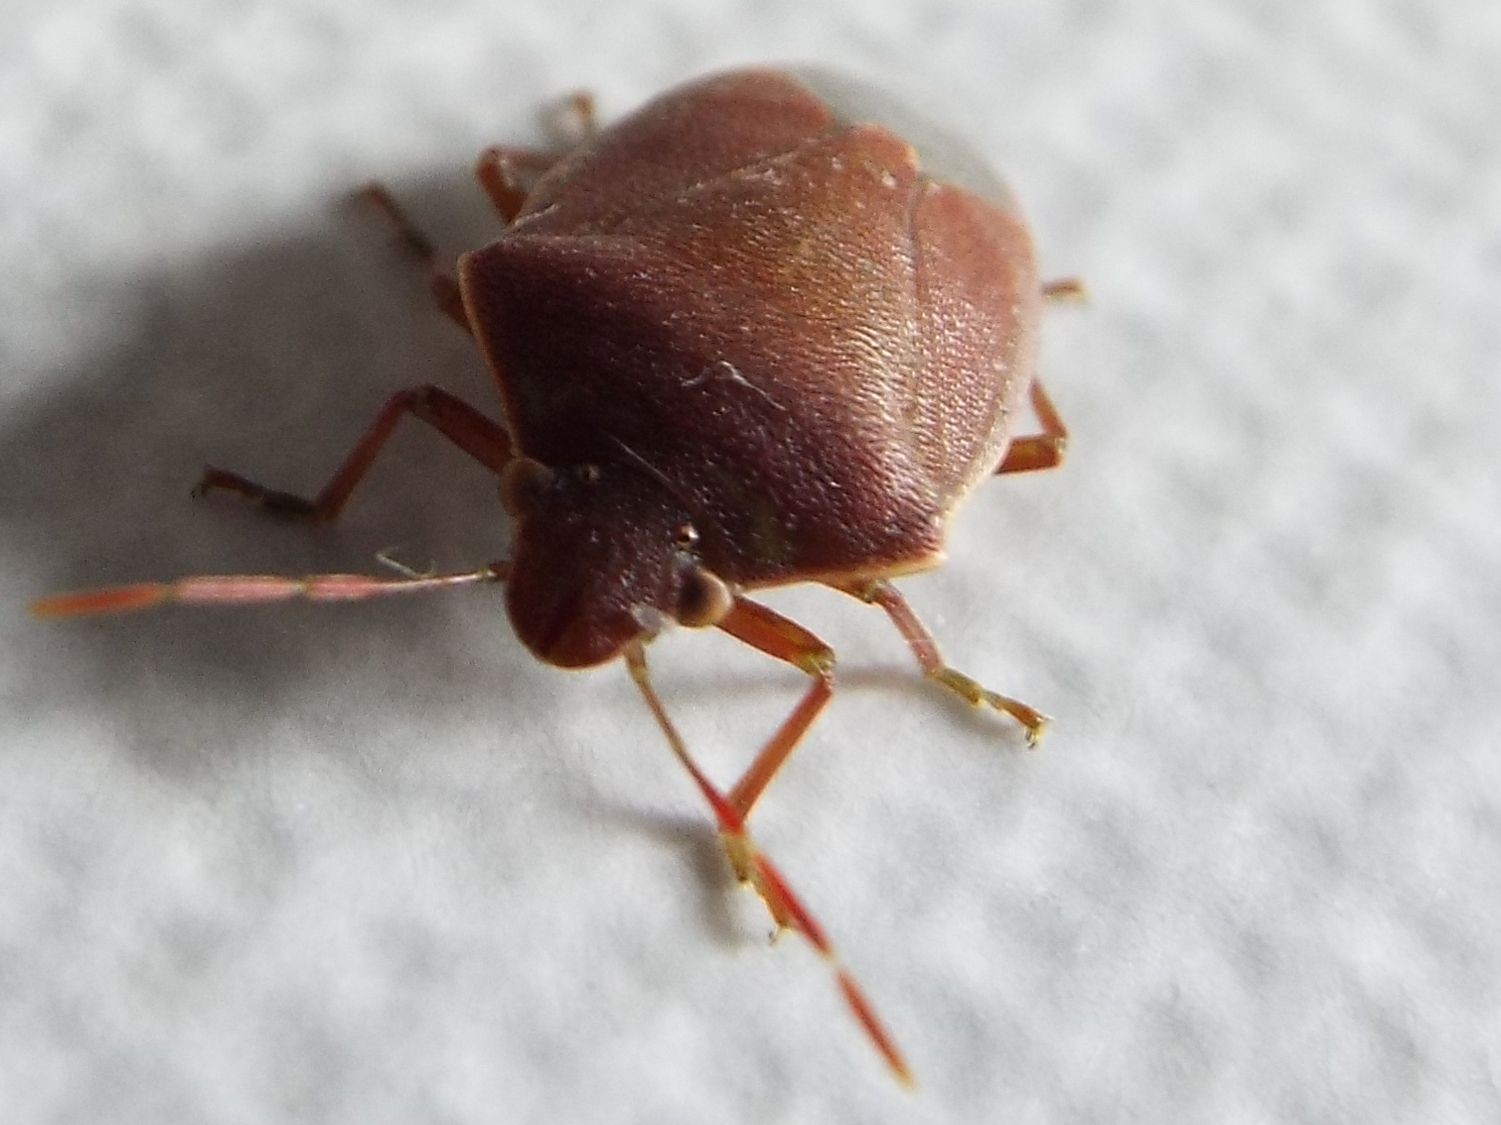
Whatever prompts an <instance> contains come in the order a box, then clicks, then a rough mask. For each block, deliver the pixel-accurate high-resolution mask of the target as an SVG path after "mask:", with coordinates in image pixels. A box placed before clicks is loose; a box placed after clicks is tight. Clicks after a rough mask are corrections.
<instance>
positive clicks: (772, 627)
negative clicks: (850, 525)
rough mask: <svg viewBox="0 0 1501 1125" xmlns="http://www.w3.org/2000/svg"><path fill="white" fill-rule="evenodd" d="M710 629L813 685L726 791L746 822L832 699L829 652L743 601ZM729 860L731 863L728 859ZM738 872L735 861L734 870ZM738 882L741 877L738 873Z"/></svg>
mask: <svg viewBox="0 0 1501 1125" xmlns="http://www.w3.org/2000/svg"><path fill="white" fill-rule="evenodd" d="M716 624H717V627H718V628H719V629H722V630H723V631H724V632H726V633H728V634H729V635H730V636H732V637H734V638H735V639H736V640H740V641H744V642H745V643H746V644H748V645H750V646H751V647H752V648H754V649H758V650H760V651H761V652H764V653H766V655H768V656H774V657H776V658H777V659H778V660H785V661H786V662H787V663H788V664H791V665H792V666H793V667H794V668H797V669H799V670H801V671H803V672H806V673H807V674H808V675H809V676H810V677H811V678H812V680H813V682H812V683H811V684H809V685H808V690H807V692H806V693H805V694H804V695H803V697H802V699H801V700H799V701H798V704H797V706H796V707H794V708H793V709H792V713H791V714H790V715H788V716H787V718H785V719H784V720H782V725H781V726H780V727H778V728H777V730H776V733H775V734H773V735H772V736H771V738H770V739H769V740H768V741H767V743H766V745H765V746H763V747H762V748H761V750H760V752H759V753H757V755H756V757H755V760H754V761H752V762H751V764H750V768H749V769H747V770H746V771H745V773H744V775H743V776H742V777H741V778H740V780H739V781H737V782H736V783H735V787H734V788H733V789H731V790H730V794H729V801H730V804H731V805H733V806H734V808H735V811H736V812H737V813H738V814H739V815H740V816H741V817H748V816H750V811H751V809H752V808H754V807H755V804H756V802H757V801H759V800H760V799H761V794H762V793H764V792H765V791H766V787H767V786H768V785H770V784H771V780H772V778H774V777H776V775H777V772H778V771H779V770H780V769H781V768H782V766H783V765H785V764H786V762H787V759H788V758H790V757H791V756H792V752H793V751H794V750H795V749H797V745H798V743H799V742H801V741H802V739H803V735H805V734H807V733H808V728H809V727H810V726H812V725H813V720H814V719H816V718H818V714H819V712H821V711H822V710H823V709H824V706H825V705H826V704H827V703H828V702H829V699H830V697H831V696H832V695H833V694H834V650H833V649H831V648H830V647H829V646H828V645H826V644H824V642H823V641H821V640H819V638H818V637H816V636H814V635H813V634H812V633H810V632H809V631H808V630H807V629H804V628H803V627H802V626H801V625H799V624H798V623H797V622H796V621H792V620H790V619H789V618H786V617H783V616H782V615H781V614H780V613H777V612H776V611H775V610H772V609H769V608H768V607H766V606H764V605H762V604H760V603H759V602H753V601H751V600H750V599H749V598H744V597H736V598H735V604H734V605H733V607H731V609H730V612H729V613H728V614H726V615H725V616H724V617H723V618H722V619H721V620H720V621H718V622H717V623H716ZM731 859H732V860H734V856H733V854H732V856H731ZM740 867H741V865H740V864H739V863H738V862H737V863H736V869H737V870H739V869H740ZM741 878H742V879H743V878H745V875H744V873H743V872H742V873H741Z"/></svg>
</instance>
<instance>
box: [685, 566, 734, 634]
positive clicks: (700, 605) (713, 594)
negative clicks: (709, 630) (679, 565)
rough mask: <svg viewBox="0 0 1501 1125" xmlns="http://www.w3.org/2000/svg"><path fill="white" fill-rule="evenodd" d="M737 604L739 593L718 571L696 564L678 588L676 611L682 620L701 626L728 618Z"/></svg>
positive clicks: (691, 624) (696, 626)
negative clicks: (680, 587) (716, 572)
mask: <svg viewBox="0 0 1501 1125" xmlns="http://www.w3.org/2000/svg"><path fill="white" fill-rule="evenodd" d="M734 604H735V595H734V594H732V593H731V592H730V588H729V587H728V586H727V585H725V583H724V579H722V578H720V577H719V576H718V575H717V574H713V573H711V572H710V571H707V570H705V569H704V568H703V567H701V566H696V567H694V568H693V569H692V570H690V571H689V572H688V573H687V574H685V575H684V576H683V586H682V589H681V590H680V591H679V592H678V608H677V612H676V613H675V614H674V615H673V616H674V617H676V618H677V619H678V624H680V625H686V626H688V627H689V628H690V629H701V628H703V627H704V626H705V625H713V624H715V623H716V622H718V621H721V620H723V619H724V615H725V614H727V613H729V612H730V607H731V606H733V605H734Z"/></svg>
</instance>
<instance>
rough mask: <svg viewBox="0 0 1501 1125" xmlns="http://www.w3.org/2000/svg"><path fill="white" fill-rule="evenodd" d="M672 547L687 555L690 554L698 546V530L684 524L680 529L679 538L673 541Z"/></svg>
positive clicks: (688, 524) (689, 524)
mask: <svg viewBox="0 0 1501 1125" xmlns="http://www.w3.org/2000/svg"><path fill="white" fill-rule="evenodd" d="M672 545H673V546H674V547H676V548H677V549H678V550H679V551H681V552H682V553H683V554H685V555H686V554H688V553H690V552H691V551H692V550H693V548H695V547H697V546H698V528H696V527H694V526H693V525H692V524H691V523H685V524H682V525H681V526H680V527H679V528H678V533H677V538H676V539H674V540H673V542H672Z"/></svg>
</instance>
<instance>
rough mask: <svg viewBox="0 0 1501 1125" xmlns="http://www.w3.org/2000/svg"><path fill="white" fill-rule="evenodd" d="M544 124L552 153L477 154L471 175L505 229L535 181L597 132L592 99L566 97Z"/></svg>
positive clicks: (496, 149)
mask: <svg viewBox="0 0 1501 1125" xmlns="http://www.w3.org/2000/svg"><path fill="white" fill-rule="evenodd" d="M544 124H545V125H546V126H547V129H548V131H549V132H550V133H552V134H553V136H554V139H555V141H556V147H554V148H552V149H538V148H518V147H516V146H515V145H492V146H491V147H490V148H487V149H485V151H484V152H482V153H480V157H479V160H478V162H477V163H476V164H475V166H474V175H475V177H476V178H477V179H478V180H479V182H480V187H482V188H484V189H485V194H486V195H488V196H489V197H490V203H491V205H492V206H494V208H495V210H496V211H497V212H499V214H500V217H501V218H502V219H503V220H505V222H506V223H507V225H509V224H510V223H511V222H512V221H513V220H514V219H515V218H516V215H517V214H518V213H519V212H520V211H521V208H522V205H523V204H525V203H526V197H527V196H528V195H530V194H531V190H532V185H533V184H534V183H536V181H537V179H538V177H540V176H541V175H542V174H543V173H545V172H546V171H547V170H548V169H549V168H551V167H552V166H553V165H554V164H556V163H557V162H558V161H559V160H561V159H562V158H563V156H564V155H565V154H566V153H567V152H568V150H569V149H571V148H573V147H574V146H575V145H577V144H579V143H580V142H582V141H585V140H588V139H589V138H590V137H592V136H593V135H594V133H595V131H596V129H597V122H596V119H595V113H594V98H593V96H592V95H590V94H588V93H587V92H585V91H583V90H579V91H576V92H575V93H573V94H570V95H569V96H568V97H567V98H566V99H564V100H563V102H562V103H561V104H560V105H558V106H556V107H555V108H554V109H553V110H552V112H550V113H549V114H547V115H546V117H545V119H544Z"/></svg>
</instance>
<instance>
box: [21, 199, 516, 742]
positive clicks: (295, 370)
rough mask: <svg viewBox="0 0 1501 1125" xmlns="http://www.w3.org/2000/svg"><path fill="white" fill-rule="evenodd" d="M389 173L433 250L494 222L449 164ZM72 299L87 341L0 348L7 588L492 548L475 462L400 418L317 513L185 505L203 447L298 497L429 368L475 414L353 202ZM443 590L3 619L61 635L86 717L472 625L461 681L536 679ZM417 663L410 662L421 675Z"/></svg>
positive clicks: (79, 289)
mask: <svg viewBox="0 0 1501 1125" xmlns="http://www.w3.org/2000/svg"><path fill="white" fill-rule="evenodd" d="M392 186H393V188H394V189H395V190H396V191H397V192H399V193H400V195H401V196H402V198H403V200H404V201H405V202H406V203H407V204H408V205H409V207H410V208H411V210H412V212H413V213H414V214H415V215H417V216H418V217H420V219H421V220H422V222H423V223H424V224H425V225H427V226H428V227H429V228H430V229H431V230H432V231H433V233H434V235H435V236H436V237H437V238H438V240H439V241H440V243H442V244H443V245H444V246H445V247H452V248H455V250H457V249H458V248H462V247H465V246H471V245H477V244H479V243H481V242H483V241H486V240H488V239H489V238H492V237H494V235H495V234H496V233H497V232H498V231H499V229H500V224H499V221H498V220H497V219H496V218H495V217H494V216H493V215H492V214H490V213H488V212H487V211H486V210H485V207H484V204H483V201H482V199H481V197H480V194H479V192H478V191H477V190H476V189H475V188H474V187H473V185H472V183H471V181H470V180H469V178H468V177H467V176H465V175H463V174H462V173H459V172H456V173H455V174H454V175H452V176H446V175H445V176H444V177H442V178H441V179H439V178H436V177H435V178H433V179H429V180H427V181H423V182H417V183H412V182H396V183H394V184H393V185H392ZM70 292H72V293H73V294H75V295H76V300H77V301H78V302H79V303H80V305H81V306H86V310H85V311H86V312H87V315H82V313H81V314H80V316H79V318H78V319H79V322H80V323H82V324H84V325H86V326H87V327H89V328H92V329H96V331H95V332H94V333H93V334H92V335H91V336H89V337H88V342H87V343H84V344H81V345H80V346H79V348H78V350H77V352H76V354H73V355H70V356H67V357H65V358H63V359H59V360H52V361H51V362H49V363H48V364H47V365H46V366H44V367H43V366H38V367H34V368H33V369H31V370H27V369H25V368H24V367H22V368H21V369H20V370H16V366H17V361H16V360H14V359H13V360H11V361H9V362H8V366H9V367H10V368H11V375H12V377H13V378H15V380H16V382H17V384H18V385H24V386H27V387H29V388H31V390H30V393H29V394H27V395H25V396H23V397H19V398H17V397H13V398H12V403H11V405H10V406H9V409H8V410H7V411H6V412H5V413H4V415H0V479H3V480H4V482H5V485H4V487H3V489H0V527H4V529H5V534H4V536H3V545H0V551H3V555H0V557H3V558H4V560H5V562H4V565H6V566H7V567H8V568H9V570H10V573H11V574H12V580H13V584H14V585H19V586H21V587H22V588H23V589H24V590H26V591H27V592H28V593H30V594H34V595H42V594H45V593H49V592H52V591H55V590H59V589H67V588H72V587H76V586H82V585H97V584H98V583H100V582H132V581H142V580H152V579H170V578H173V577H177V576H180V575H184V574H191V573H225V572H230V573H242V572H268V573H288V574H298V573H308V572H317V571H331V570H332V571H359V572H370V573H382V572H383V567H382V564H381V563H380V561H379V559H378V558H377V555H378V554H379V553H381V552H382V551H389V552H390V553H391V554H392V555H394V557H395V558H397V559H398V560H399V561H400V562H402V563H403V564H405V565H406V566H409V567H412V568H414V569H417V570H422V569H425V568H427V567H429V566H432V567H440V568H441V567H450V568H452V567H463V566H468V565H471V564H475V565H477V564H480V563H484V562H487V561H490V560H493V559H498V558H504V557H505V555H506V553H507V549H508V545H509V533H508V530H507V523H506V518H505V515H504V513H503V512H502V510H501V508H500V506H499V503H498V501H497V497H496V486H495V482H494V480H493V478H491V477H489V476H488V474H486V473H485V472H484V471H483V470H481V469H479V468H478V467H477V466H474V465H473V464H472V463H470V462H469V461H468V460H467V459H466V458H464V457H463V456H462V455H460V454H458V453H457V452H456V451H455V450H453V449H452V448H450V447H448V446H446V444H445V443H443V442H441V441H438V440H435V438H434V436H433V435H432V434H431V433H428V432H426V431H425V428H424V427H421V426H417V425H408V426H406V427H403V428H402V429H401V430H400V431H399V432H398V434H397V436H396V438H395V440H394V441H393V442H392V444H391V447H390V451H389V454H388V455H383V456H382V458H381V460H380V462H379V463H378V464H377V465H376V467H375V469H374V471H373V472H372V473H371V476H370V478H369V482H368V484H367V485H365V486H364V487H362V489H361V491H360V493H359V495H357V496H356V497H355V499H354V502H353V503H352V504H351V505H350V508H349V510H348V512H347V513H346V514H345V515H344V516H343V517H342V518H341V520H340V521H339V522H338V523H337V524H334V525H332V526H320V527H309V526H305V525H299V524H297V523H295V522H292V521H286V520H278V519H275V518H272V517H269V516H268V515H267V514H266V513H264V512H262V511H259V510H255V509H253V508H252V507H251V506H250V505H244V504H240V503H237V502H236V501H235V500H234V499H233V498H220V497H209V498H205V499H202V500H194V499H192V498H191V497H190V489H191V488H192V486H193V484H194V483H195V481H196V480H197V479H198V477H199V475H200V474H201V472H202V469H203V467H204V465H205V464H206V463H213V464H216V465H221V466H225V467H229V468H233V469H235V470H237V471H242V472H245V473H247V474H250V475H253V476H257V477H261V478H263V479H266V480H268V481H274V482H276V483H277V484H279V485H281V486H283V487H286V488H288V489H289V490H293V491H299V490H300V491H315V490H316V489H317V488H318V487H319V486H320V485H321V484H322V482H323V481H324V480H325V479H326V478H327V476H328V474H329V473H330V472H331V471H332V470H333V468H334V467H335V466H336V465H337V463H338V461H339V459H340V458H341V457H342V456H343V455H344V453H345V452H346V451H347V449H348V447H349V446H350V444H351V443H352V442H353V440H354V439H355V438H356V437H357V436H358V435H359V434H360V433H361V432H363V430H364V429H365V427H366V426H367V425H368V423H369V421H370V419H371V418H372V417H373V416H374V414H375V412H376V410H377V409H378V408H379V407H380V405H381V404H382V403H383V402H384V401H385V399H386V398H387V396H389V395H390V394H391V393H392V392H393V391H395V390H397V389H400V388H402V387H405V386H410V385H413V384H417V383H422V382H428V381H431V382H436V383H439V384H442V385H444V386H446V387H448V388H449V389H451V390H452V391H454V392H455V393H456V394H459V395H462V396H463V397H465V398H467V399H469V400H470V401H472V402H474V403H476V404H477V405H479V406H481V407H482V408H484V409H486V410H487V411H489V412H491V413H492V414H493V413H494V412H495V411H496V409H497V407H496V396H495V392H494V390H493V387H492V386H491V384H490V379H489V376H488V374H487V372H486V371H485V370H484V367H483V364H482V362H481V360H480V358H479V356H478V354H477V353H476V352H475V350H474V348H473V345H472V343H471V342H470V341H469V340H467V339H466V338H465V337H464V335H463V334H462V333H461V332H459V331H458V330H457V329H456V328H455V327H454V326H453V325H452V324H451V323H449V322H447V321H445V320H444V319H443V318H442V316H441V315H439V314H438V313H437V312H436V310H435V309H434V308H433V305H432V301H431V299H430V297H429V295H428V292H427V290H426V287H425V283H424V279H423V277H422V274H421V272H420V271H419V270H418V269H416V268H415V267H414V266H413V265H412V263H411V262H410V261H409V260H408V259H407V258H406V257H405V256H404V254H403V253H402V250H401V248H400V246H399V244H398V243H397V241H396V239H395V238H394V237H393V235H392V232H391V231H390V229H389V228H388V227H387V226H386V225H385V224H384V223H383V222H382V221H381V219H380V218H379V216H377V215H375V214H373V213H371V212H369V211H368V210H366V209H363V208H361V207H359V206H358V205H357V204H355V203H354V202H352V200H351V199H350V198H347V197H344V196H341V195H334V196H332V197H331V198H330V199H329V201H328V203H327V206H325V207H324V208H322V209H314V210H312V211H310V213H309V214H308V216H307V217H306V218H305V219H300V220H299V223H298V224H296V225H289V226H286V227H283V228H278V229H272V230H269V231H259V232H256V231H244V232H236V236H235V239H234V241H233V242H226V243H225V244H223V245H220V246H217V247H213V248H210V249H208V250H206V251H202V252H199V253H197V254H195V255H193V256H191V257H189V256H184V257H181V258H167V257H165V256H164V257H163V258H162V259H161V260H159V261H156V262H152V263H150V264H148V265H145V266H143V267H141V268H140V269H139V270H131V269H128V268H126V269H123V270H121V271H120V272H118V273H115V274H110V275H105V276H87V277H79V278H76V279H73V280H72V282H71V284H70ZM464 593H468V594H473V595H478V599H476V598H475V597H469V598H465V597H462V596H461V597H459V598H457V599H455V598H453V597H452V596H449V597H436V598H422V599H409V600H406V602H405V604H400V605H398V604H394V603H391V604H384V605H382V604H378V603H372V604H368V605H365V606H359V607H329V606H309V605H299V604H289V605H284V606H277V607H274V608H268V609H266V610H256V609H249V610H248V611H247V610H246V609H239V610H226V611H222V612H221V611H216V610H209V611H204V610H181V611H172V612H165V613H151V614H141V615H138V616H133V617H130V618H129V619H121V620H118V621H96V622H87V623H67V624H64V625H62V626H61V627H59V626H58V625H44V624H42V623H40V622H36V623H31V622H27V623H26V624H24V625H23V626H22V627H21V631H22V634H23V636H26V635H28V634H30V635H31V636H32V637H33V638H34V639H36V641H37V643H38V645H56V646H61V647H62V648H63V649H65V650H66V675H67V677H68V679H69V681H70V682H71V685H72V686H73V688H74V689H76V690H75V692H74V698H77V699H78V700H80V701H83V702H81V703H80V706H87V707H89V708H92V709H93V710H94V711H95V712H96V713H97V715H98V716H100V717H102V718H104V719H106V720H107V719H108V718H109V717H110V716H111V715H116V714H123V713H125V712H126V711H127V710H130V709H133V708H138V707H139V706H141V703H140V692H141V689H142V683H143V682H149V684H150V686H151V688H152V689H153V690H154V691H156V692H157V693H158V694H159V695H164V696H166V697H167V698H168V699H176V698H180V700H181V706H182V707H184V708H188V707H192V706H194V704H195V701H196V703H198V704H200V705H201V704H203V703H205V702H209V703H211V702H212V701H213V700H214V699H216V698H233V699H235V700H237V701H241V702H243V701H245V700H247V699H248V700H252V701H259V702H261V703H263V704H265V705H266V706H268V707H269V706H271V705H272V704H279V705H287V704H289V703H290V701H292V700H293V699H294V698H295V697H296V696H297V695H298V694H299V693H300V692H302V691H304V690H306V686H305V685H306V684H307V683H308V682H309V680H310V673H311V672H312V671H313V670H314V669H315V668H316V667H318V666H327V665H330V664H333V663H336V662H340V661H356V662H357V661H358V660H359V659H360V658H361V654H366V653H370V652H371V651H372V649H374V648H375V647H377V646H378V648H379V649H380V650H383V651H386V652H390V651H397V652H414V653H416V652H423V651H424V650H427V651H431V650H433V649H435V648H436V649H437V650H438V651H439V653H440V655H445V656H446V655H449V654H447V653H446V652H445V651H444V648H443V646H445V645H454V646H458V645H464V644H466V642H465V641H464V640H463V639H462V637H463V636H466V635H468V634H467V629H468V622H469V621H470V620H471V619H475V622H476V623H475V624H474V626H473V630H474V634H475V635H476V636H484V637H487V638H489V643H488V644H486V646H485V650H484V651H483V652H482V653H475V652H474V651H473V650H472V649H471V650H469V651H465V652H463V653H462V654H459V653H455V654H452V656H453V659H454V660H455V661H459V660H460V659H462V662H463V670H462V672H461V674H462V675H466V676H472V677H473V678H474V680H475V681H476V682H477V681H479V680H480V679H481V678H483V680H484V682H485V684H486V685H487V690H489V691H492V692H493V691H495V690H496V686H497V684H501V685H503V684H505V683H506V682H507V681H508V680H510V679H512V678H513V677H516V676H520V675H521V674H522V672H523V671H524V672H525V673H526V674H528V675H530V674H533V672H534V669H535V665H534V662H533V661H532V659H531V658H530V657H529V656H528V655H527V654H526V652H525V651H524V650H523V649H522V648H521V647H520V646H519V645H516V644H514V643H512V641H511V638H510V630H509V628H508V627H507V626H506V623H505V611H504V608H503V606H502V605H501V603H500V599H499V598H498V596H496V594H497V592H496V591H495V590H476V591H465V592H464ZM476 600H488V601H489V602H490V603H491V604H490V605H487V606H485V607H483V609H476V607H475V606H474V604H473V603H474V602H475V601H476ZM14 610H15V612H17V613H19V612H20V611H21V607H20V606H17V607H14ZM351 610H352V611H353V612H351ZM492 611H493V626H494V627H493V628H490V627H488V626H489V624H490V618H491V614H492ZM41 630H50V631H52V632H49V633H46V634H45V635H44V634H42V633H40V632H39V631H41ZM445 637H447V638H452V639H449V640H445ZM60 655H61V654H60V653H55V652H39V659H37V660H35V661H31V662H30V663H32V664H33V667H31V668H29V669H28V670H27V671H25V672H23V673H22V675H23V678H24V677H25V676H33V677H35V682H34V683H33V684H31V685H26V684H24V683H23V690H24V689H25V688H26V687H28V686H30V687H35V688H36V691H35V692H34V693H33V697H37V698H40V697H43V696H45V695H46V694H47V689H48V682H47V677H49V676H50V677H55V676H57V675H59V674H60V670H61V668H62V664H61V662H60V660H57V659H52V658H53V657H56V656H60ZM421 660H422V658H421V657H414V661H413V667H412V669H411V675H412V676H414V677H416V676H419V675H427V674H428V673H429V671H430V670H429V669H428V668H425V667H422V666H420V662H421ZM453 690H456V691H458V690H462V689H460V688H455V689H453ZM158 765H162V766H163V768H168V769H170V766H168V765H167V764H166V763H165V762H159V763H158Z"/></svg>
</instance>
